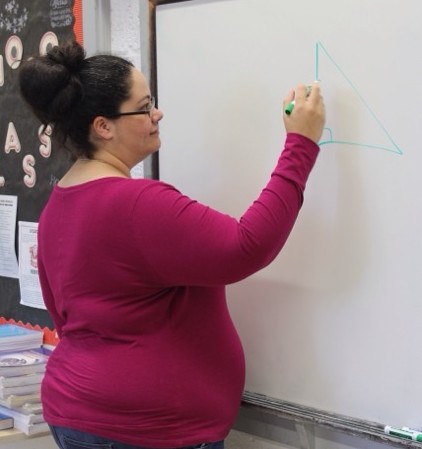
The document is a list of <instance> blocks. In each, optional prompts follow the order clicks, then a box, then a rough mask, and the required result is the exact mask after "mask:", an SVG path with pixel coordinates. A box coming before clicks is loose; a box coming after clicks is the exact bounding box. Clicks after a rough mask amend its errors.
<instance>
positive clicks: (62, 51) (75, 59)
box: [47, 41, 86, 75]
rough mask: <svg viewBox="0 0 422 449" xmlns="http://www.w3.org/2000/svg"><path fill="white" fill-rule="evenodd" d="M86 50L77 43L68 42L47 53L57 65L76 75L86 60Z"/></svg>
mask: <svg viewBox="0 0 422 449" xmlns="http://www.w3.org/2000/svg"><path fill="white" fill-rule="evenodd" d="M85 56H86V54H85V50H84V49H83V48H82V47H81V46H80V45H79V44H78V43H77V42H74V41H73V42H67V43H65V44H63V45H61V46H55V47H53V48H52V49H50V50H48V51H47V58H48V59H50V60H51V61H52V62H54V63H56V64H61V65H63V66H64V67H66V69H67V70H68V71H69V72H70V73H72V74H74V75H76V74H77V73H78V72H79V70H80V68H81V65H82V62H83V61H84V59H85Z"/></svg>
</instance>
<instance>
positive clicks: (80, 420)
mask: <svg viewBox="0 0 422 449" xmlns="http://www.w3.org/2000/svg"><path fill="white" fill-rule="evenodd" d="M20 87H21V92H22V95H23V97H24V98H25V100H26V101H27V102H28V104H29V105H30V106H31V108H32V110H33V112H34V113H35V115H36V117H38V119H39V120H40V121H41V122H42V123H43V124H44V125H45V126H46V125H47V124H52V126H53V136H54V135H55V136H56V138H59V139H60V140H61V142H62V144H63V145H64V146H65V147H66V148H68V149H69V150H71V151H72V152H73V155H74V156H75V157H76V161H75V163H74V165H73V166H72V167H71V168H70V170H69V171H68V172H67V173H66V174H65V176H64V177H63V178H62V179H61V180H60V181H59V182H58V184H57V185H56V186H55V187H54V190H53V192H52V194H51V197H50V199H49V201H48V203H47V205H46V207H45V208H44V210H43V212H42V215H41V218H40V221H39V231H38V239H39V242H38V264H39V275H40V281H41V287H42V291H43V296H44V300H45V304H46V306H47V308H48V310H49V312H50V314H51V316H52V318H53V321H54V324H55V327H56V330H57V332H58V335H59V337H60V343H59V344H58V346H57V348H56V349H55V351H54V352H53V354H52V356H51V357H50V360H49V363H48V367H47V372H46V374H45V377H44V381H43V384H42V402H43V410H44V416H45V419H46V421H47V422H48V423H49V425H50V427H51V429H52V433H53V435H54V437H55V439H56V442H57V444H58V445H59V446H60V447H61V448H63V449H76V448H85V447H87V443H89V444H88V446H89V447H90V448H97V447H98V448H99V447H101V448H114V449H144V448H162V449H164V448H172V449H173V448H188V447H189V448H199V447H201V448H207V449H221V448H223V447H224V439H225V437H226V436H227V434H228V432H229V430H230V427H231V426H232V424H233V422H234V420H235V417H236V414H237V411H238V408H239V405H240V400H241V395H242V390H243V386H244V369H245V367H244V358H243V351H242V347H241V344H240V341H239V338H238V335H237V333H236V330H235V328H234V326H233V323H232V320H231V318H230V316H229V313H228V309H227V305H226V298H225V285H227V284H230V283H233V282H237V281H240V280H242V279H244V278H246V277H247V276H249V275H251V274H253V273H255V272H256V271H258V270H260V269H262V268H263V267H265V266H266V265H268V264H269V263H270V262H271V261H272V260H273V259H274V258H275V257H276V256H277V254H278V253H279V251H280V250H281V248H282V246H283V244H284V243H285V241H286V239H287V237H288V235H289V233H290V231H291V229H292V227H293V224H294V222H295V219H296V217H297V214H298V212H299V209H300V207H301V204H302V200H303V190H304V187H305V183H306V180H307V177H308V175H309V173H310V171H311V169H312V167H313V165H314V162H315V159H316V157H317V154H318V151H319V149H318V146H317V144H316V142H318V140H319V138H320V137H321V133H322V129H323V126H324V120H325V111H324V105H323V101H322V98H321V96H320V91H319V87H318V85H317V84H315V85H314V86H313V87H312V91H311V93H310V95H309V97H307V91H306V87H305V86H303V85H301V86H299V87H298V88H297V89H296V92H293V91H292V92H290V93H289V94H288V96H287V97H286V99H285V105H287V103H288V102H290V101H292V100H293V98H294V99H295V107H294V110H293V112H292V113H291V114H290V115H289V116H287V115H285V116H284V122H285V127H286V131H287V138H286V144H285V149H284V150H283V152H282V154H281V156H280V158H279V160H278V163H277V165H276V168H275V169H274V171H273V173H272V176H271V179H270V181H269V182H268V184H267V185H266V187H265V188H264V190H263V191H262V193H261V194H260V195H259V197H258V198H257V200H256V201H255V202H254V203H253V204H252V205H251V206H250V208H249V209H248V210H247V211H246V212H245V213H244V214H243V216H242V217H241V218H240V220H236V219H234V218H232V217H230V216H228V215H226V214H222V213H219V212H218V211H216V210H213V209H211V208H209V207H206V206H204V205H202V204H199V203H198V202H196V201H194V200H192V199H190V198H188V197H186V196H184V195H183V194H181V193H180V192H179V191H178V190H176V189H175V188H174V187H172V186H170V185H168V184H165V183H163V182H160V181H156V180H147V179H138V180H135V179H130V169H131V168H132V167H133V166H134V165H136V164H137V163H139V162H140V161H142V160H143V159H145V158H146V157H147V156H148V155H150V154H152V153H154V152H156V151H157V150H158V149H159V147H160V136H159V122H160V120H161V119H162V118H163V114H162V112H161V111H160V110H159V109H157V108H156V107H155V103H154V99H153V97H152V96H151V92H150V90H149V87H148V85H147V83H146V80H145V78H144V76H143V75H142V74H141V73H140V72H139V71H138V70H137V69H136V68H134V67H133V65H132V64H131V63H129V62H128V61H125V60H124V59H121V58H118V57H115V56H110V55H102V56H93V57H90V58H86V57H85V54H84V50H83V49H82V48H81V47H80V46H79V45H78V44H77V43H75V42H73V43H66V44H63V45H61V46H58V47H55V48H53V49H52V50H50V51H49V52H48V54H47V55H45V56H40V57H35V58H32V59H30V60H28V61H27V62H26V63H25V64H23V66H22V68H21V71H20ZM84 444H85V445H84Z"/></svg>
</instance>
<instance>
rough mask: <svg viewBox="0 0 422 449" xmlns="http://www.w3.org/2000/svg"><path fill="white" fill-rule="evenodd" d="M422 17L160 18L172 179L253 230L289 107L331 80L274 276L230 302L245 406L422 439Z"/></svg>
mask: <svg viewBox="0 0 422 449" xmlns="http://www.w3.org/2000/svg"><path fill="white" fill-rule="evenodd" d="M419 9H420V5H419V2H418V1H417V0H389V1H388V2H387V1H385V0H371V1H368V0H320V1H318V2H315V1H313V0H296V1H294V2H285V1H280V0H208V1H200V0H193V1H189V2H182V3H178V4H170V5H162V6H159V7H157V79H158V100H159V106H160V109H161V110H162V111H163V112H164V119H163V121H162V122H161V128H160V129H161V137H162V142H163V144H162V147H161V150H160V154H159V164H160V178H161V179H162V180H164V181H167V182H170V183H172V184H174V185H175V186H176V187H177V188H179V189H180V190H181V191H182V192H183V193H186V194H188V195H189V196H191V197H193V198H195V199H197V200H199V201H201V202H203V203H206V204H209V205H211V206H212V207H215V208H217V209H219V210H221V211H223V212H227V213H230V214H231V215H233V216H236V217H240V215H241V214H242V213H243V211H244V210H245V209H246V208H247V207H248V205H249V204H250V203H251V202H252V201H253V200H254V199H255V198H256V197H257V195H258V194H259V192H260V191H261V189H262V187H263V186H264V185H265V183H266V182H267V180H268V178H269V174H270V172H271V170H272V168H273V167H274V165H275V163H276V160H277V157H278V154H279V152H280V150H281V149H282V147H283V143H284V139H285V132H284V127H283V125H282V121H281V115H282V100H283V98H284V96H285V95H286V93H287V92H288V90H289V89H290V88H292V87H295V86H296V85H297V84H298V83H305V84H307V83H310V82H312V81H313V80H314V79H318V80H319V81H320V85H321V89H322V93H323V95H324V99H325V104H326V108H327V123H326V129H325V130H324V134H323V136H322V139H321V153H320V155H319V158H318V161H317V164H316V166H315V169H314V171H313V172H312V174H311V177H310V179H309V181H308V185H307V190H306V193H305V203H304V205H303V208H302V210H301V213H300V216H299V218H298V220H297V223H296V226H295V228H294V230H293V232H292V234H291V236H290V239H289V240H288V242H287V244H286V246H285V247H284V249H283V250H282V252H281V254H280V255H279V256H278V257H277V259H276V260H275V262H274V263H273V264H272V265H271V266H270V267H268V268H266V269H264V270H262V271H261V272H259V273H257V274H255V275H253V276H252V277H250V278H248V279H247V280H245V281H242V282H239V283H237V284H235V285H231V286H229V287H228V300H229V306H230V310H231V313H232V316H233V320H234V322H235V324H236V326H237V328H238V331H239V334H240V336H241V339H242V341H243V344H244V348H245V354H246V362H247V379H246V389H247V390H249V391H251V392H257V393H261V394H264V395H268V396H271V397H274V398H280V399H282V400H287V401H293V402H296V403H299V404H303V405H306V406H311V407H317V408H322V409H324V410H327V411H330V412H334V413H340V414H345V415H349V416H352V417H357V418H362V419H368V420H374V421H378V422H380V423H386V424H391V425H399V426H400V425H408V426H422V413H420V406H421V399H422V381H421V379H422V358H421V357H420V356H419V347H420V327H421V326H420V323H421V320H422V285H421V273H422V269H421V268H422V262H421V260H422V238H421V230H422V204H421V199H420V197H421V193H422V183H421V174H420V172H421V168H422V148H421V137H422V135H421V128H422V125H421V123H422V121H421V113H420V108H421V105H422V89H421V79H422V70H421V69H422V57H421V55H422V52H421V51H420V50H419V44H420V42H422V28H421V26H420V15H419V14H418V11H419Z"/></svg>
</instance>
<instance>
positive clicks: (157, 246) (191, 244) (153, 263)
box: [132, 133, 319, 286]
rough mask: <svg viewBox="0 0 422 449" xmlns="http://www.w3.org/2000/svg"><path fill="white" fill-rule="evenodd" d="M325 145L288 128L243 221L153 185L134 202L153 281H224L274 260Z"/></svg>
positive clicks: (140, 239)
mask: <svg viewBox="0 0 422 449" xmlns="http://www.w3.org/2000/svg"><path fill="white" fill-rule="evenodd" d="M318 151H319V148H318V146H317V145H316V144H315V143H314V142H312V141H311V140H309V139H307V138H306V137H304V136H301V135H298V134H293V133H290V134H288V135H287V138H286V143H285V148H284V150H283V152H282V153H281V155H280V158H279V160H278V163H277V165H276V167H275V169H274V171H273V172H272V174H271V177H270V180H269V182H268V183H267V185H266V186H265V188H264V189H263V190H262V192H261V193H260V195H259V196H258V198H257V199H256V200H255V201H254V202H253V203H252V204H251V205H250V207H249V208H248V209H247V210H246V211H245V213H244V214H243V215H242V216H241V218H240V219H239V220H237V219H235V218H233V217H231V216H229V215H227V214H223V213H220V212H218V211H216V210H214V209H212V208H210V207H208V206H206V205H203V204H201V203H199V202H197V201H195V200H193V199H191V198H189V197H187V196H185V195H182V194H181V193H180V192H179V191H178V190H177V189H175V188H174V187H172V186H170V185H168V184H165V183H162V182H156V183H151V184H149V185H148V186H147V187H146V188H145V189H144V190H143V191H142V192H141V193H140V195H139V197H138V200H137V203H136V205H135V207H134V210H133V221H132V225H133V230H132V232H133V235H134V241H135V242H136V243H135V244H136V245H137V246H138V251H139V252H140V253H142V259H143V260H144V261H146V263H147V265H148V267H149V270H150V273H149V276H150V278H151V281H153V282H156V283H158V284H161V285H171V286H177V285H197V286H198V285H202V286H203V285H207V286H211V285H225V284H230V283H233V282H237V281H239V280H241V279H244V278H246V277H248V276H250V275H251V274H253V273H255V272H256V271H258V270H260V269H262V268H264V267H265V266H267V265H268V264H269V263H270V262H271V261H272V260H274V258H275V257H276V256H277V254H278V253H279V252H280V250H281V249H282V247H283V245H284V243H285V242H286V240H287V238H288V236H289V234H290V231H291V230H292V228H293V225H294V223H295V220H296V218H297V215H298V213H299V210H300V208H301V206H302V203H303V192H304V189H305V185H306V181H307V179H308V176H309V174H310V172H311V170H312V167H313V165H314V163H315V160H316V157H317V155H318ZM142 266H143V267H144V269H145V265H144V264H142Z"/></svg>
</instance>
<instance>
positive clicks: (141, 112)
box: [107, 97, 155, 118]
mask: <svg viewBox="0 0 422 449" xmlns="http://www.w3.org/2000/svg"><path fill="white" fill-rule="evenodd" d="M154 108H155V98H154V97H151V98H150V100H149V103H148V104H147V106H146V107H145V108H143V109H140V110H139V111H130V112H117V113H116V114H112V115H107V117H108V118H118V117H121V116H123V115H144V114H148V115H149V116H150V117H151V114H152V111H153V109H154Z"/></svg>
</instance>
